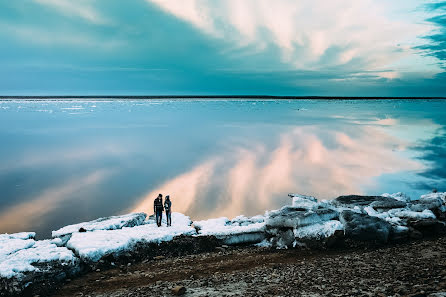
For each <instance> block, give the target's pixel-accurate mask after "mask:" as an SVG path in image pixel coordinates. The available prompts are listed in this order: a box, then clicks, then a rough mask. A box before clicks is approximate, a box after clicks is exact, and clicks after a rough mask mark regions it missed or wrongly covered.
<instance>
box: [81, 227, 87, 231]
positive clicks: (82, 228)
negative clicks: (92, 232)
mask: <svg viewBox="0 0 446 297" xmlns="http://www.w3.org/2000/svg"><path fill="white" fill-rule="evenodd" d="M79 232H87V230H85V228H84V227H80V228H79Z"/></svg>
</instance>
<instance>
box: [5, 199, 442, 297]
mask: <svg viewBox="0 0 446 297" xmlns="http://www.w3.org/2000/svg"><path fill="white" fill-rule="evenodd" d="M289 197H290V198H291V199H292V203H291V205H286V206H284V207H282V208H281V209H279V210H272V211H267V212H266V213H265V214H264V215H257V216H254V217H245V216H238V217H236V218H234V219H232V220H229V219H228V218H216V219H209V220H204V221H194V222H192V221H191V220H190V218H189V217H187V216H185V215H183V214H181V213H175V212H174V213H172V227H165V226H163V227H157V226H156V224H155V221H154V218H153V217H152V216H151V217H149V218H147V215H146V214H145V213H132V214H128V215H123V216H113V217H107V218H100V219H97V220H94V221H90V222H82V223H79V224H74V225H69V226H65V227H63V228H61V229H59V230H56V231H53V232H52V236H53V239H51V240H35V235H36V234H35V233H34V232H22V233H15V234H0V247H1V248H0V289H1V290H0V296H29V295H31V296H34V295H42V294H43V295H44V296H47V295H48V294H50V293H51V292H53V291H54V290H55V289H57V288H59V287H60V286H61V285H62V284H64V283H66V282H67V280H70V281H71V280H72V279H73V278H79V277H80V278H82V277H83V276H84V275H89V274H90V273H91V272H100V271H106V270H113V269H117V268H118V267H119V268H120V269H121V268H125V267H130V266H132V265H134V264H136V263H148V262H150V261H153V260H162V259H165V258H171V257H179V258H180V259H181V257H188V256H190V255H194V254H204V255H209V253H215V252H216V251H217V252H222V253H225V252H227V251H230V250H235V251H237V252H240V253H241V254H243V253H244V251H246V252H247V253H248V254H249V251H255V252H253V253H254V254H255V253H256V252H257V251H269V252H270V253H273V254H275V253H277V254H278V255H280V254H281V253H282V252H279V251H278V250H289V251H294V252H291V253H296V254H298V255H299V253H302V251H309V252H310V253H312V252H314V253H316V254H317V255H320V256H322V255H323V254H324V252H322V253H321V252H320V251H325V252H328V253H331V252H332V251H341V252H342V251H345V252H346V253H349V252H350V251H364V250H366V251H367V250H376V249H380V248H389V247H392V246H395V248H396V249H398V246H399V245H398V244H403V245H405V244H406V245H407V244H408V245H409V246H410V245H411V244H412V243H413V244H422V242H424V241H425V240H424V239H429V238H436V239H435V240H440V241H441V240H446V239H444V238H445V237H444V236H445V235H446V192H445V193H429V194H426V195H422V196H421V197H419V198H418V199H411V198H410V197H408V196H406V195H405V194H403V193H395V194H383V195H381V196H359V195H349V196H339V197H338V198H336V199H335V200H330V201H318V200H317V199H316V198H314V197H311V196H305V195H299V194H289ZM163 220H164V222H163V223H164V224H165V223H166V222H165V217H164V218H163ZM417 240H418V241H417ZM445 246H446V245H445ZM445 248H446V247H445ZM441 253H442V255H443V253H444V251H443V250H441ZM445 254H446V252H445ZM205 257H206V256H205ZM221 261H222V263H224V262H225V260H223V259H222V260H221ZM257 262H258V260H256V263H257ZM442 263H443V262H442ZM192 270H194V269H192ZM195 270H200V267H196V268H195ZM99 281H100V280H99ZM98 296H99V295H98ZM253 296H254V295H253Z"/></svg>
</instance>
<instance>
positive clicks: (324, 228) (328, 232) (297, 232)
mask: <svg viewBox="0 0 446 297" xmlns="http://www.w3.org/2000/svg"><path fill="white" fill-rule="evenodd" d="M343 228H344V226H343V225H342V223H341V222H340V221H337V220H331V221H327V222H323V223H317V224H313V225H309V226H305V227H301V228H296V229H294V236H295V237H296V238H297V239H317V240H319V239H324V238H328V237H330V236H332V235H333V234H334V233H335V232H336V231H337V230H343Z"/></svg>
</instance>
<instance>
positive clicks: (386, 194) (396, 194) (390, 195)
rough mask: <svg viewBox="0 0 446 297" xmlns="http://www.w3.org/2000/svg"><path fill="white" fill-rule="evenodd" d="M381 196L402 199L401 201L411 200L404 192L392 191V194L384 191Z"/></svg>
mask: <svg viewBox="0 0 446 297" xmlns="http://www.w3.org/2000/svg"><path fill="white" fill-rule="evenodd" d="M381 196H383V197H389V198H393V199H395V200H398V201H402V202H409V201H411V198H410V197H409V196H408V195H406V194H404V193H402V192H398V193H393V194H389V193H384V194H382V195H381Z"/></svg>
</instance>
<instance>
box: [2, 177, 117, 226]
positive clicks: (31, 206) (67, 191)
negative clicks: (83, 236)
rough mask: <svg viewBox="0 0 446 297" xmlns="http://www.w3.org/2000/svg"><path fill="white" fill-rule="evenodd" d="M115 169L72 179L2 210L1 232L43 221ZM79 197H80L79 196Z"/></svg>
mask: <svg viewBox="0 0 446 297" xmlns="http://www.w3.org/2000/svg"><path fill="white" fill-rule="evenodd" d="M112 173H113V171H110V170H106V169H103V170H98V171H95V172H93V173H90V174H88V175H86V176H85V177H82V178H76V179H72V180H70V181H68V182H66V183H65V184H62V185H59V186H56V187H53V188H49V189H47V190H45V191H43V192H42V193H41V194H40V195H39V196H37V197H35V198H33V199H31V200H30V201H26V202H23V203H20V204H17V205H14V206H12V207H10V208H8V209H5V210H4V211H2V212H0V232H15V231H17V230H22V231H23V230H28V229H29V228H32V227H33V226H34V225H35V224H38V223H39V222H40V223H41V220H42V219H43V218H44V216H45V215H47V214H49V213H51V212H52V211H54V210H55V209H57V208H58V207H59V206H60V205H61V204H62V203H64V202H66V201H67V200H69V199H72V198H73V195H74V194H76V192H78V191H81V190H82V189H84V188H86V187H91V186H94V185H96V184H98V183H100V182H101V181H103V180H105V179H106V178H107V177H109V176H110V175H111V174H112ZM77 198H78V197H77Z"/></svg>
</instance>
